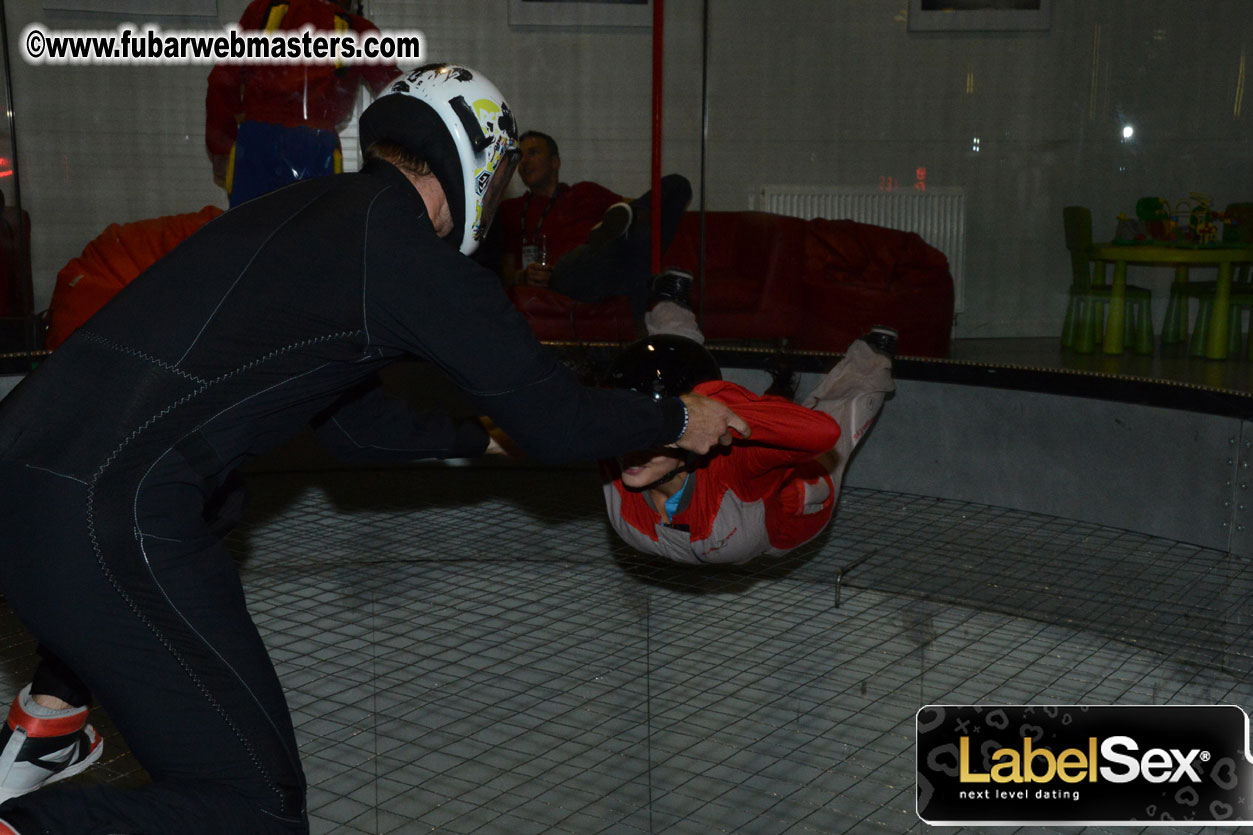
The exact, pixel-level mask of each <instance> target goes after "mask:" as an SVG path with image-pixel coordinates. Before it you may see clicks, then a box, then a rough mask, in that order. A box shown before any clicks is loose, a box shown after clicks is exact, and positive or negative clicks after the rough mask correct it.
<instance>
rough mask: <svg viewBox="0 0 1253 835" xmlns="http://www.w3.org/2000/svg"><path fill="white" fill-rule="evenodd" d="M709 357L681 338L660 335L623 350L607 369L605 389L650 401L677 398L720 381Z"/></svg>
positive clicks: (710, 356)
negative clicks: (649, 397) (648, 396)
mask: <svg viewBox="0 0 1253 835" xmlns="http://www.w3.org/2000/svg"><path fill="white" fill-rule="evenodd" d="M721 379H722V372H721V371H720V370H719V369H718V362H717V360H715V359H714V358H713V354H710V353H709V351H707V350H706V349H705V346H703V345H701V344H700V343H699V342H695V341H693V340H691V339H688V338H687V337H685V336H672V335H670V334H662V335H659V336H650V337H648V338H647V339H641V340H639V341H638V342H634V343H632V344H630V345H628V346H627V347H626V348H624V349H623V351H622V353H621V354H619V355H618V356H617V358H616V359H615V360H614V361H613V365H611V366H610V368H609V385H610V386H613V387H614V388H624V389H631V390H633V391H638V392H642V393H644V394H651V395H652V396H653V399H654V400H661V399H662V398H664V397H677V396H678V395H680V394H686V393H687V392H689V391H691V390H692V389H693V388H694V387H695V386H696V384H697V383H703V382H706V381H708V380H721Z"/></svg>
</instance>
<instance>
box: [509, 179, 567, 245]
mask: <svg viewBox="0 0 1253 835" xmlns="http://www.w3.org/2000/svg"><path fill="white" fill-rule="evenodd" d="M565 188H566V187H565V186H564V185H558V186H557V189H556V190H555V191H554V192H553V196H552V197H550V198H548V205H547V206H545V207H544V211H543V212H541V213H540V216H539V223H537V224H535V238H534V240H536V241H538V240H539V235H540V231H541V230H542V229H543V228H544V218H546V217H548V213H549V212H551V211H552V210H553V204H554V203H556V202H557V198H558V197H560V196H561V195H562V194H563V193H564V192H565ZM534 196H535V192H533V191H528V192H527V193H526V200H523V201H522V218H521V219H520V220H519V221H518V227H519V229H520V230H521V233H522V243H524V244H525V243H526V242H527V241H530V240H532V238H531V237H530V236H528V235H527V234H526V217H527V215H529V214H530V213H531V198H532V197H534Z"/></svg>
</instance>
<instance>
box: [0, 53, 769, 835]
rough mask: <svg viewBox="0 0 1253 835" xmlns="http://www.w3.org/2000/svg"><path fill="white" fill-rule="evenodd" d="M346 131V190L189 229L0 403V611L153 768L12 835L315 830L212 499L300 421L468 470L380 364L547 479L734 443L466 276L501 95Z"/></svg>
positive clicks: (457, 100) (505, 136) (421, 73)
mask: <svg viewBox="0 0 1253 835" xmlns="http://www.w3.org/2000/svg"><path fill="white" fill-rule="evenodd" d="M361 128H362V142H363V145H365V144H366V143H370V144H371V145H373V150H372V151H370V152H369V153H367V158H368V160H369V161H368V162H367V164H366V165H365V166H364V168H363V170H362V171H361V172H359V173H356V174H344V175H338V176H332V177H326V178H322V179H318V180H312V181H307V182H303V183H297V184H295V185H292V186H290V187H287V188H285V189H282V190H280V191H278V192H275V193H273V194H270V195H267V196H264V197H261V198H258V199H256V200H254V201H251V202H249V203H245V204H243V205H242V206H239V207H237V208H234V209H232V210H231V211H230V212H227V213H226V214H225V215H223V216H222V217H221V218H219V219H217V220H215V221H213V222H212V223H210V224H208V225H207V226H205V227H203V228H202V229H201V230H200V231H198V232H197V233H196V234H195V235H193V236H192V237H191V238H189V239H188V240H187V241H186V242H185V243H183V244H182V245H181V246H179V247H178V248H177V249H175V250H174V251H173V252H172V253H170V254H169V255H168V256H167V257H165V258H164V259H163V260H161V261H159V262H158V263H157V264H156V265H155V266H153V267H152V268H151V269H149V270H148V271H147V272H146V273H144V274H143V275H142V276H140V277H139V278H138V279H136V280H135V281H134V282H133V283H131V284H130V285H129V286H127V287H126V288H125V289H124V290H123V291H122V292H121V293H120V294H119V295H118V296H117V297H116V298H115V300H114V301H112V302H111V303H110V304H109V305H107V306H106V307H105V308H104V309H103V310H101V311H100V312H99V313H98V314H97V315H96V316H95V317H93V318H92V319H91V320H90V321H89V322H88V323H87V324H86V325H85V326H84V327H82V328H81V329H80V330H78V331H77V332H75V334H74V335H73V336H72V337H70V339H69V340H68V341H67V342H65V343H64V344H63V345H62V346H61V347H60V348H59V349H58V350H57V351H56V352H55V353H54V354H53V355H52V356H51V357H50V358H49V359H48V361H47V362H46V363H45V364H44V365H43V366H42V367H40V368H39V369H38V371H36V372H35V373H33V374H32V375H31V376H30V377H28V378H27V379H26V380H24V381H23V382H22V384H21V385H20V386H19V387H18V388H17V389H15V390H14V392H13V394H12V395H11V396H10V397H9V398H7V399H6V400H5V401H4V403H3V406H0V495H2V496H3V501H0V531H3V536H4V538H5V542H4V546H3V557H2V558H0V591H2V592H3V594H4V595H5V597H6V598H7V599H8V601H9V603H10V604H11V605H12V607H13V609H14V610H15V611H16V612H17V614H18V616H19V617H20V618H21V619H22V620H23V622H24V623H25V624H26V625H27V626H28V627H29V628H30V630H31V631H32V633H33V634H34V635H35V636H36V637H37V638H38V640H39V641H40V643H41V645H42V647H43V648H44V650H45V651H47V652H48V653H50V654H51V655H52V656H54V657H55V658H56V659H59V661H60V662H61V663H63V664H64V665H65V667H67V668H68V669H69V670H71V671H73V674H74V675H76V676H77V677H78V678H79V679H80V680H81V682H82V684H83V685H85V686H86V688H88V689H89V690H90V691H91V692H92V693H93V694H94V695H95V697H96V699H97V700H98V701H99V703H100V704H101V705H102V706H103V707H104V708H105V709H106V710H107V711H108V712H109V715H110V716H111V717H112V719H113V720H114V721H115V723H116V724H117V726H118V727H119V729H120V730H121V731H122V733H123V735H124V736H125V738H126V741H127V743H128V744H129V745H130V747H131V750H132V751H133V752H134V754H135V755H136V757H137V758H138V759H139V762H140V763H141V764H142V765H143V766H144V768H145V769H146V770H147V771H148V772H149V773H150V774H151V776H152V783H151V785H149V786H145V787H142V788H139V789H118V788H111V787H109V786H106V785H93V784H88V783H73V782H71V783H61V784H59V785H57V786H53V787H49V788H44V789H41V790H39V791H35V792H33V793H30V794H26V795H24V796H21V797H18V798H16V799H13V800H10V801H8V802H6V803H5V804H4V805H3V806H0V821H2V822H3V824H7V825H8V826H9V827H10V829H11V830H13V831H16V832H18V833H21V835H35V833H72V834H73V835H86V833H148V835H189V833H200V832H205V833H214V835H226V834H227V833H230V834H231V835H234V833H270V832H274V833H299V832H307V831H308V823H307V819H306V816H305V784H304V777H303V774H302V772H301V767H300V763H299V759H298V754H297V750H296V743H295V738H294V734H293V731H292V725H291V720H290V717H289V714H288V710H287V706H286V704H285V702H284V698H283V693H282V689H281V687H280V684H279V681H278V678H277V676H276V675H275V672H274V669H273V667H272V665H271V663H270V660H269V658H268V657H267V654H266V651H265V648H264V647H263V645H262V642H261V639H260V637H259V635H258V633H257V630H256V628H255V627H254V625H253V623H252V620H251V618H250V617H249V614H248V612H247V610H246V608H245V605H244V596H243V593H242V589H241V584H240V580H239V577H238V574H237V572H236V570H235V567H234V565H233V563H232V560H231V558H230V556H229V554H228V553H227V551H226V549H225V548H224V547H223V545H222V544H221V543H220V542H219V540H218V539H217V537H215V536H214V535H213V534H212V533H211V532H210V531H209V529H208V525H207V523H206V521H205V520H204V516H203V511H204V505H205V502H206V501H207V500H208V498H209V497H210V496H211V495H212V494H213V492H214V490H215V488H216V487H217V486H218V485H220V484H221V483H222V482H223V481H224V480H225V479H226V478H227V476H228V475H229V474H230V473H231V472H232V471H234V470H235V469H236V468H237V467H239V466H240V465H241V464H243V463H244V462H246V461H248V460H249V459H251V458H252V457H254V456H256V455H260V454H262V453H264V452H266V451H267V450H271V449H273V448H274V447H275V446H277V445H279V444H280V443H282V442H283V441H285V440H286V439H288V438H290V437H291V436H292V435H293V434H295V433H296V432H297V431H299V430H300V429H301V427H303V426H304V425H305V424H306V423H308V422H310V420H311V419H314V418H315V416H318V417H319V421H318V422H319V424H320V432H321V433H322V434H323V435H324V436H326V437H328V438H330V439H332V440H333V442H334V445H335V446H337V447H339V448H341V449H349V450H356V451H359V452H360V453H361V454H362V455H363V456H366V457H376V458H382V459H388V460H396V459H398V458H408V459H416V458H427V457H450V456H465V455H477V454H480V453H482V452H484V450H485V448H486V447H487V445H488V437H487V435H486V433H485V432H484V431H483V430H482V429H481V428H480V427H479V426H478V425H476V424H469V425H457V424H455V423H453V422H452V421H450V420H449V419H447V418H446V417H444V416H441V415H427V416H409V415H405V416H403V417H402V416H398V415H397V413H396V412H395V411H393V407H392V406H390V405H389V403H390V401H385V400H384V398H383V397H382V394H381V392H380V390H379V389H378V388H377V386H376V385H374V383H373V381H375V380H376V373H377V372H378V371H379V369H381V368H382V367H384V366H386V365H387V364H389V363H391V362H394V361H396V360H398V359H400V358H401V357H404V356H407V355H414V356H417V357H421V358H424V359H426V360H428V361H430V362H432V363H434V364H435V365H437V366H438V367H439V368H441V369H442V370H443V371H444V372H445V373H446V374H447V375H448V376H449V377H450V378H451V379H452V380H453V381H454V382H455V383H456V384H457V385H458V386H460V387H461V388H462V389H463V390H464V391H465V392H466V394H467V395H468V396H469V397H470V399H471V400H472V401H473V403H474V404H475V405H476V406H477V407H478V408H479V409H480V410H481V411H482V412H483V413H484V414H486V415H488V416H490V417H491V418H492V419H493V420H494V421H495V422H496V423H497V424H498V425H500V426H501V427H502V428H503V429H504V430H505V431H506V432H507V433H508V434H509V435H510V437H512V438H513V440H514V441H516V442H517V443H518V444H519V445H520V446H521V447H522V448H523V449H524V450H526V451H527V452H529V453H530V454H531V455H533V456H535V457H536V458H539V459H541V460H546V461H557V460H563V459H589V458H607V457H612V456H615V455H617V454H620V453H623V452H626V451H628V450H633V449H642V448H647V447H652V446H657V445H660V444H666V443H673V442H677V443H678V445H679V446H682V447H684V448H687V449H692V450H695V451H696V452H705V451H707V450H708V449H709V448H710V447H711V446H712V445H714V444H716V443H719V442H720V441H721V442H729V431H730V429H732V428H734V429H736V430H737V431H741V432H743V431H745V430H746V427H745V426H744V425H743V423H742V421H740V420H739V419H738V418H737V417H736V416H735V415H734V414H732V413H731V412H729V411H728V410H727V409H726V407H724V406H722V405H721V404H717V403H716V402H715V401H710V400H706V399H704V398H700V397H697V396H685V397H684V398H683V399H679V398H670V399H665V400H661V401H654V400H652V399H649V398H647V397H644V396H642V395H638V394H635V393H633V392H625V391H616V390H598V389H589V388H584V387H582V386H580V385H579V384H578V383H577V382H576V380H575V379H574V378H573V375H572V374H571V373H570V372H568V371H567V370H566V369H565V367H564V366H563V365H562V364H560V363H559V362H558V361H557V360H556V358H555V356H554V355H553V354H551V353H550V352H549V351H547V350H546V349H544V348H542V347H541V346H540V345H539V344H538V343H537V342H536V341H535V339H534V337H533V335H532V333H531V331H530V329H529V327H528V325H527V323H526V321H525V320H524V319H523V318H522V317H521V316H520V315H519V314H518V313H517V312H516V311H515V310H514V309H513V307H512V306H511V304H510V302H509V300H508V299H507V298H506V296H505V295H504V293H503V292H502V291H501V289H500V285H499V282H498V280H497V279H496V277H495V276H494V275H493V274H492V273H490V272H488V271H486V270H484V269H482V268H480V267H478V266H477V265H475V264H474V262H473V261H471V260H470V259H469V258H467V257H466V255H467V254H469V252H470V251H472V250H473V248H474V246H475V245H476V243H477V240H478V239H479V238H481V237H482V234H483V233H484V232H485V231H486V228H487V226H488V224H489V223H490V217H491V212H492V210H493V208H494V204H495V202H496V201H497V200H498V199H499V194H500V193H501V192H502V191H503V188H504V185H505V184H506V183H507V181H508V177H509V175H510V174H511V173H512V163H513V159H514V157H515V155H516V130H515V128H514V126H513V122H512V117H511V116H510V114H509V110H508V107H507V105H506V104H505V103H504V101H503V100H502V99H501V97H500V94H499V92H498V91H496V89H495V87H493V86H492V85H491V84H490V83H489V82H487V81H486V80H485V79H483V78H482V77H481V76H479V75H478V74H477V73H474V72H472V71H470V70H467V69H465V68H459V67H447V66H444V67H427V68H422V69H419V70H415V71H413V72H412V73H409V74H408V75H406V76H404V77H402V78H401V79H400V80H399V81H397V82H396V83H395V84H394V85H393V87H392V89H391V90H390V91H389V93H388V94H386V95H384V96H382V97H380V99H379V100H378V101H376V102H375V103H374V104H373V105H371V107H370V108H369V109H368V110H367V112H366V114H365V115H364V116H363V117H362V125H361ZM424 166H429V168H428V167H424ZM424 172H425V173H424ZM444 238H446V239H444ZM459 250H460V251H459ZM3 831H5V830H4V828H3V825H0V832H3Z"/></svg>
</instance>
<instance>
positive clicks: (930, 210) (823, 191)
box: [752, 186, 966, 313]
mask: <svg viewBox="0 0 1253 835" xmlns="http://www.w3.org/2000/svg"><path fill="white" fill-rule="evenodd" d="M752 202H753V204H754V205H753V208H754V209H756V210H757V211H760V212H774V213H775V214H779V215H788V216H790V217H803V218H806V219H808V218H813V217H824V218H829V219H832V220H855V221H858V222H859V223H873V224H874V225H875V226H886V227H888V228H889V229H901V230H904V231H906V232H916V233H918V234H919V235H921V236H922V239H923V240H924V241H926V242H927V243H929V244H931V245H932V246H933V247H935V248H936V249H938V250H940V251H941V252H943V253H944V255H945V256H946V257H947V258H948V268H949V271H950V272H951V273H952V274H953V303H954V304H953V307H954V311H955V312H957V313H960V312H961V311H962V310H964V309H965V302H966V294H965V291H964V290H965V275H964V271H963V265H964V262H965V256H966V192H965V190H964V189H961V188H929V189H927V190H926V191H917V190H915V189H912V188H902V189H895V190H892V191H885V190H882V189H877V188H874V187H873V186H864V187H862V186H847V187H846V186H762V187H761V189H760V190H759V191H758V192H757V194H756V195H755V199H754V200H753V201H752Z"/></svg>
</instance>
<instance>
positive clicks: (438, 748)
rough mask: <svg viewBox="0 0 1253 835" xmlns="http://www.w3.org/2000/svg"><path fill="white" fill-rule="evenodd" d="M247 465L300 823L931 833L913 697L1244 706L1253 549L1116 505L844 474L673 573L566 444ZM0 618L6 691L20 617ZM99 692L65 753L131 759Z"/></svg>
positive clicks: (258, 586) (133, 767) (917, 700)
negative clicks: (80, 745) (1064, 512)
mask: <svg viewBox="0 0 1253 835" xmlns="http://www.w3.org/2000/svg"><path fill="white" fill-rule="evenodd" d="M250 490H251V493H252V499H251V504H250V510H249V515H248V520H247V522H246V523H245V524H244V525H241V526H240V527H239V528H237V529H236V531H234V532H233V533H232V535H231V539H230V543H231V545H232V548H233V550H234V551H235V552H236V553H237V554H238V555H239V559H240V566H241V571H242V573H243V576H244V582H245V587H246V589H247V592H248V595H249V600H250V603H251V606H252V610H253V612H254V615H255V618H256V621H257V623H258V625H259V627H260V628H261V631H262V634H263V635H264V636H265V638H266V641H267V643H268V645H269V646H270V648H271V650H272V655H273V658H274V661H275V664H276V666H277V668H278V671H279V674H280V676H281V678H282V680H283V682H284V684H285V685H286V687H287V688H288V700H289V703H290V705H291V708H292V712H293V715H294V717H295V722H296V729H297V734H298V737H299V740H300V744H301V749H302V754H303V757H304V763H305V769H306V773H307V776H308V780H309V785H310V797H309V803H310V810H311V818H312V826H313V831H314V832H320V833H409V832H426V831H439V832H450V833H510V835H520V833H541V832H544V833H548V832H567V833H600V832H613V833H617V832H622V833H632V832H639V833H647V832H666V833H710V832H744V833H804V832H812V833H842V832H866V831H869V832H875V831H878V832H886V833H895V832H923V831H931V830H932V829H934V828H933V827H929V826H927V825H925V824H923V823H921V822H920V821H919V820H918V818H917V817H916V815H915V813H914V790H915V787H914V713H915V711H916V710H917V709H918V708H919V707H921V706H922V705H924V704H928V703H969V702H982V703H1087V704H1115V703H1116V704H1172V703H1176V704H1178V703H1193V704H1205V703H1231V704H1237V705H1240V706H1241V707H1244V708H1246V709H1248V708H1249V707H1250V706H1253V676H1251V675H1250V667H1251V666H1253V663H1251V661H1250V655H1249V653H1250V649H1249V647H1250V641H1249V637H1250V634H1249V633H1250V631H1253V629H1251V626H1250V618H1249V615H1248V610H1249V605H1248V604H1249V597H1250V594H1251V593H1253V568H1251V567H1250V565H1249V562H1248V561H1247V560H1243V559H1238V558H1235V557H1232V556H1230V555H1228V554H1224V553H1221V552H1217V551H1210V550H1205V549H1200V548H1196V547H1192V546H1187V545H1182V544H1180V543H1176V542H1170V541H1165V540H1161V539H1154V538H1151V537H1146V536H1141V535H1137V534H1132V533H1128V532H1125V531H1118V530H1112V529H1108V528H1102V527H1100V526H1097V525H1090V524H1085V523H1078V522H1072V521H1068V520H1064V519H1057V518H1053V517H1045V516H1040V515H1035V514H1030V513H1023V512H1019V511H1010V510H1005V509H1000V508H993V507H986V506H982V505H973V504H969V503H963V502H953V501H945V500H940V499H935V498H926V497H918V496H908V495H902V494H896V493H885V492H878V491H869V490H857V489H847V490H845V491H844V495H843V497H842V499H841V507H840V511H839V515H838V518H837V521H836V524H835V525H833V526H832V527H831V528H830V529H829V530H828V532H827V533H825V534H824V535H823V536H822V537H820V538H819V540H818V541H816V542H814V543H811V544H810V545H809V546H807V547H806V548H804V549H801V550H800V551H798V552H795V553H793V554H792V555H789V556H788V557H787V558H786V559H784V560H780V561H774V562H764V561H763V562H759V563H757V564H750V565H748V566H745V567H740V568H721V569H689V568H686V567H682V566H670V565H659V564H657V563H655V562H654V561H652V560H650V559H645V558H643V557H641V556H639V555H636V554H635V553H634V552H632V551H631V550H630V549H628V548H626V547H625V546H622V545H621V544H620V543H619V542H618V541H617V540H616V538H615V537H614V535H613V533H612V532H611V531H610V529H609V528H608V526H607V524H606V523H605V521H604V519H603V509H602V507H601V504H600V497H599V490H598V488H597V486H596V484H595V476H594V474H593V473H592V472H591V471H589V470H584V469H576V470H556V471H554V470H533V469H525V468H521V467H518V468H513V467H506V468H480V467H473V468H431V469H418V470H407V471H385V472H371V473H362V472H334V473H321V474H303V475H291V474H287V475H279V474H259V475H256V476H254V477H253V479H252V481H251V487H250ZM0 623H2V631H0V641H2V646H3V656H2V657H3V658H4V659H5V662H6V663H5V664H4V666H3V669H4V672H5V675H6V677H7V678H6V681H5V684H6V685H8V686H9V687H10V688H15V687H16V686H17V685H18V684H19V683H22V682H24V681H25V679H24V676H26V675H28V674H29V670H30V668H31V666H32V664H33V661H32V655H33V642H32V641H31V640H30V638H29V637H28V636H27V635H26V633H25V632H24V630H23V629H22V628H21V626H20V625H18V624H17V623H16V622H15V621H14V619H13V617H12V615H11V614H10V613H8V612H7V611H5V612H4V613H3V621H2V622H0ZM93 716H94V717H95V718H94V719H93V721H95V722H96V723H97V725H98V726H99V727H100V728H101V730H102V732H103V733H104V734H105V736H106V740H107V742H106V745H107V748H106V757H105V760H104V761H103V763H102V764H101V765H100V766H97V767H95V768H93V769H92V770H91V771H89V772H88V773H87V774H86V775H85V776H84V777H83V778H80V779H91V780H107V781H113V782H117V783H119V784H130V783H134V782H137V781H141V780H143V779H144V777H143V774H142V771H141V769H140V768H139V767H138V765H137V764H136V763H135V762H134V760H133V758H132V757H130V755H129V754H128V753H127V752H126V750H125V745H124V743H123V742H122V741H121V740H120V739H119V738H118V736H117V734H116V732H115V731H114V730H113V729H112V727H111V726H110V725H109V723H108V719H107V717H106V716H104V715H103V712H102V711H100V710H96V711H95V712H94V713H93ZM945 831H959V830H955V829H948V830H945ZM961 831H969V832H975V831H980V830H977V829H966V830H961ZM987 831H990V832H992V831H994V832H1004V831H1006V830H1005V829H1004V828H989V829H988V830H987ZM1022 831H1047V830H1044V829H1041V828H1023V830H1022ZM1058 831H1061V830H1060V829H1059V830H1058ZM1066 831H1075V830H1074V829H1073V828H1071V829H1069V830H1066ZM1087 831H1090V832H1096V831H1104V830H1100V829H1096V828H1089V829H1088V830H1087ZM1109 831H1113V830H1109ZM1117 831H1119V832H1123V831H1127V830H1126V829H1121V828H1120V829H1118V830H1117ZM1146 831H1152V832H1168V831H1172V830H1169V829H1166V830H1163V829H1160V828H1153V829H1151V830H1146ZM1173 831H1181V832H1182V831H1196V830H1195V829H1182V828H1181V829H1175V830H1173Z"/></svg>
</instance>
